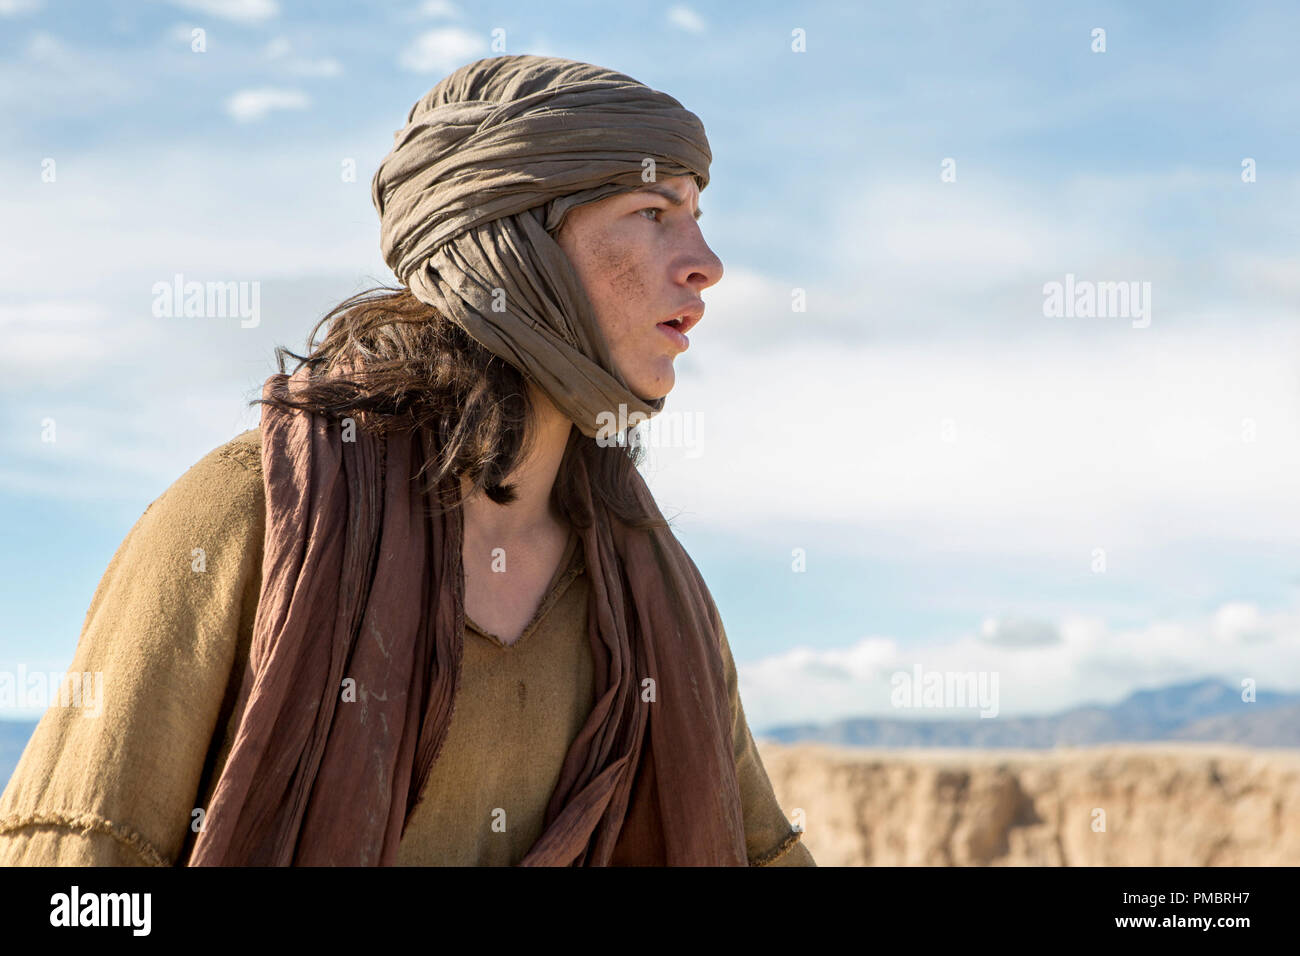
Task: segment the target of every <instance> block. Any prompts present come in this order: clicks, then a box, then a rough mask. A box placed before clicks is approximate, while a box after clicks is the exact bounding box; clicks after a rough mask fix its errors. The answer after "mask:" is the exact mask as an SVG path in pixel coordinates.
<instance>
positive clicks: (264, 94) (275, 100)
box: [225, 87, 311, 123]
mask: <svg viewBox="0 0 1300 956" xmlns="http://www.w3.org/2000/svg"><path fill="white" fill-rule="evenodd" d="M310 105H311V98H310V97H308V96H307V94H306V93H303V92H302V91H301V90H284V89H276V88H274V87H262V88H260V89H255V90H240V91H239V92H237V93H235V94H234V95H233V96H231V97H230V98H229V99H227V100H226V103H225V110H226V113H228V114H229V115H230V116H231V117H233V118H234V119H236V120H238V121H239V122H241V123H252V122H256V121H257V120H260V119H265V118H266V116H268V115H269V114H270V113H273V112H275V111H276V110H305V109H306V108H307V107H308V106H310Z"/></svg>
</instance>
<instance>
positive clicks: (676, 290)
mask: <svg viewBox="0 0 1300 956" xmlns="http://www.w3.org/2000/svg"><path fill="white" fill-rule="evenodd" d="M666 194H671V195H673V196H675V197H676V198H678V199H680V200H681V203H680V205H678V204H674V202H673V201H672V199H670V198H668V195H666ZM699 201H700V191H699V189H698V188H697V187H696V185H695V179H694V178H693V177H691V176H676V177H673V178H672V179H661V180H659V181H658V182H656V183H647V184H646V185H645V186H642V187H640V188H639V189H637V190H635V191H633V192H626V193H619V194H618V195H615V196H609V197H607V198H605V199H601V200H599V201H597V202H593V203H587V204H586V205H584V206H578V207H576V208H574V209H571V210H570V211H569V213H568V215H567V216H565V219H564V225H563V226H562V227H561V228H560V230H559V232H557V233H556V236H555V239H556V242H558V243H559V245H560V248H562V249H563V250H564V251H565V253H566V254H567V255H568V257H569V260H570V261H571V262H572V263H573V267H574V269H575V270H576V271H577V273H578V277H579V278H580V279H581V280H582V284H583V288H584V289H586V292H587V296H588V298H590V299H591V303H592V305H593V306H594V307H595V310H596V321H597V322H598V324H599V325H600V329H601V331H602V332H603V333H604V335H605V340H606V341H607V342H608V343H609V348H610V352H611V353H612V355H613V358H614V364H615V367H616V368H617V369H618V371H619V373H620V374H621V375H622V376H623V378H624V380H625V381H626V382H627V384H628V385H629V387H631V389H632V391H633V392H634V393H636V394H637V395H638V396H640V397H641V398H643V399H645V400H647V401H654V400H655V399H658V398H663V397H664V396H665V395H667V394H668V393H669V392H670V391H672V387H673V381H674V379H675V374H674V370H673V359H675V358H676V357H677V356H678V355H680V354H681V353H682V352H684V351H686V348H687V347H688V345H689V342H688V341H684V340H683V338H682V337H681V335H680V334H679V333H676V332H672V331H670V330H669V329H667V328H664V327H661V326H660V323H664V322H667V321H669V320H671V319H673V318H675V317H678V316H681V315H683V314H684V313H685V314H688V317H687V318H686V319H685V320H684V327H685V328H689V326H691V325H693V324H695V322H698V321H699V317H700V315H701V314H702V311H703V308H704V303H703V301H702V300H701V299H700V293H701V292H703V291H704V290H705V289H707V288H708V287H709V286H711V285H713V284H714V283H716V282H717V281H718V280H719V279H721V278H722V261H721V260H720V259H719V258H718V257H717V256H716V255H714V254H713V250H712V249H710V248H709V247H708V245H707V244H706V243H705V241H704V236H703V234H702V233H701V232H700V227H699V223H698V222H697V221H696V219H697V218H698V216H697V213H698V212H699Z"/></svg>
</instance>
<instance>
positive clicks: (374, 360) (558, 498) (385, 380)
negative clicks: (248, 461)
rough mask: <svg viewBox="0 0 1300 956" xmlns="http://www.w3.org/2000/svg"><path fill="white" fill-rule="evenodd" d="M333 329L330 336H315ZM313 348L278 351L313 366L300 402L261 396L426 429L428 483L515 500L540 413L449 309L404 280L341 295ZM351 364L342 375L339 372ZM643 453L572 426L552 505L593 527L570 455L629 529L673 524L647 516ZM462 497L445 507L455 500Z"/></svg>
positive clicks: (509, 371) (394, 427)
mask: <svg viewBox="0 0 1300 956" xmlns="http://www.w3.org/2000/svg"><path fill="white" fill-rule="evenodd" d="M326 325H328V326H329V329H328V331H327V333H326V335H325V337H324V339H323V340H322V341H320V342H319V343H317V342H316V341H315V340H316V336H317V334H318V333H319V332H320V330H321V328H322V327H323V326H326ZM306 351H307V354H306V355H299V354H298V353H296V352H294V351H292V350H290V349H287V348H284V347H283V346H277V347H276V350H275V355H276V361H277V364H278V366H279V369H280V372H281V373H286V372H288V371H289V370H288V369H287V368H286V366H285V359H286V358H292V359H295V360H297V363H298V364H297V365H296V366H295V368H294V371H297V370H298V369H300V368H302V367H303V366H304V365H306V366H307V367H308V368H309V370H310V371H309V373H308V374H309V376H310V378H309V380H308V381H307V382H306V383H305V384H304V386H303V388H302V389H301V391H298V390H295V398H294V399H292V400H289V399H284V398H280V397H275V398H271V399H262V398H259V399H255V400H253V401H251V402H249V404H250V405H257V404H268V405H274V406H276V407H278V408H282V409H286V410H288V409H301V410H304V411H310V412H315V413H317V414H320V415H323V416H325V417H326V418H328V419H331V420H341V419H343V418H349V417H350V418H352V419H353V420H354V422H355V423H356V427H358V428H365V429H368V430H370V431H371V432H373V433H374V434H375V435H377V436H383V435H387V434H390V433H392V432H394V431H405V430H407V429H429V430H430V432H431V433H432V435H433V438H434V441H433V442H432V447H433V449H434V450H435V451H434V455H433V456H432V457H431V459H430V460H429V461H427V462H426V463H425V469H422V472H423V470H428V471H430V472H431V478H430V480H429V482H428V484H427V486H426V487H427V488H429V489H433V488H436V487H438V486H439V485H440V484H441V483H442V482H443V479H444V478H446V477H448V476H453V477H455V478H457V479H459V478H462V477H464V478H466V479H468V480H469V482H471V483H472V489H471V491H470V493H471V494H473V493H474V492H475V491H478V490H482V491H483V493H484V494H485V495H487V497H488V498H489V499H490V500H491V501H494V502H496V503H497V504H502V505H505V504H510V503H511V502H513V501H515V500H516V498H517V497H518V494H517V492H516V491H515V488H514V486H513V485H510V484H507V483H505V478H506V476H507V475H509V474H510V472H511V471H512V470H514V468H515V466H516V465H517V464H518V463H519V462H520V461H521V460H522V459H523V457H524V455H525V454H526V452H527V450H528V442H529V440H530V438H531V435H532V431H531V429H532V422H533V408H532V402H531V401H530V399H529V391H528V387H527V382H526V380H525V379H524V376H523V375H522V374H521V373H520V372H519V370H518V369H516V368H515V367H514V366H513V365H511V364H510V363H509V362H506V361H505V360H503V359H501V358H499V357H498V356H496V355H494V354H493V353H492V352H489V351H488V350H487V349H486V348H484V347H483V346H482V345H480V344H479V343H478V342H477V341H475V340H474V339H473V338H471V337H470V336H469V335H468V334H467V333H466V332H465V330H464V329H462V328H461V327H460V326H458V325H457V324H456V323H455V322H452V321H451V320H450V319H448V318H447V317H446V316H444V315H443V314H442V312H441V311H439V310H438V309H436V308H434V307H433V306H431V305H428V304H427V303H425V302H421V301H420V300H419V299H417V298H416V297H415V296H414V295H412V294H411V291H410V290H409V289H407V288H405V287H402V286H398V287H395V288H394V287H390V286H378V287H375V288H371V289H367V290H366V291H364V292H359V293H357V294H356V295H354V296H351V297H349V298H348V299H345V300H344V301H343V302H341V303H339V304H338V305H337V306H335V307H334V308H333V309H331V310H330V311H329V312H328V313H326V315H325V316H324V317H322V318H321V319H320V321H318V322H317V323H316V325H315V326H314V327H313V328H312V330H311V332H310V333H309V334H308V336H307V348H306ZM341 369H342V370H343V371H340V370H341ZM643 454H644V449H642V448H640V447H638V446H637V445H636V444H635V443H631V442H628V443H625V444H620V445H615V444H610V445H606V446H601V445H600V444H598V443H597V442H596V441H595V440H594V439H592V438H588V437H587V436H585V435H583V434H582V432H580V431H579V430H578V429H577V428H576V427H575V428H572V429H570V432H569V443H568V445H567V446H566V447H565V451H564V459H563V461H562V462H561V464H560V471H559V474H558V475H557V476H556V481H555V485H554V487H553V488H552V490H551V503H552V505H553V507H554V508H555V509H556V510H557V511H558V513H559V514H560V515H561V516H563V517H564V518H566V519H567V520H568V521H570V522H572V523H573V524H574V525H575V526H577V527H581V528H585V527H588V526H589V525H590V524H591V521H592V515H590V514H589V513H587V511H586V509H585V508H584V507H583V505H582V499H581V495H580V494H579V493H578V484H577V479H576V468H575V467H574V462H575V459H576V457H577V456H581V457H582V460H583V462H584V464H585V465H586V467H587V473H588V475H590V477H591V490H592V498H593V500H594V501H596V502H604V504H605V506H606V507H608V508H609V509H610V511H611V512H612V513H613V514H614V515H615V516H616V517H617V518H618V519H619V520H621V521H622V522H623V523H624V524H625V525H627V526H628V527H630V528H637V529H647V528H654V527H668V524H667V522H666V521H664V520H663V519H662V518H661V517H659V516H657V515H653V514H649V513H647V512H646V510H645V508H644V507H643V506H642V505H641V504H640V502H639V501H638V500H637V499H636V497H635V496H634V495H633V493H632V488H631V479H632V478H633V477H634V475H633V474H632V473H633V471H634V470H635V468H636V466H637V465H639V464H640V463H641V460H642V457H643ZM455 484H456V485H457V491H456V496H455V498H454V499H453V500H450V501H448V502H446V507H456V506H458V505H459V504H460V503H461V501H462V499H461V498H460V497H459V495H460V489H459V485H460V482H459V480H458V481H456V482H455Z"/></svg>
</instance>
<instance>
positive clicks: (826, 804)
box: [759, 740, 1300, 866]
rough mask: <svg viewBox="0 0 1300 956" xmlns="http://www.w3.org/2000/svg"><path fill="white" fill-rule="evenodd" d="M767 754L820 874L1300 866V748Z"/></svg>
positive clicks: (788, 748)
mask: <svg viewBox="0 0 1300 956" xmlns="http://www.w3.org/2000/svg"><path fill="white" fill-rule="evenodd" d="M759 750H760V752H761V754H762V757H763V762H764V764H765V765H766V767H767V771H768V775H769V776H770V777H771V779H772V785H773V787H774V788H775V790H776V794H777V797H778V799H779V800H780V801H781V805H782V806H783V807H784V808H785V810H786V813H787V815H790V816H791V817H792V818H793V817H794V815H795V809H796V808H802V810H803V814H804V827H805V830H804V839H805V841H806V842H807V845H808V848H809V849H810V850H811V851H812V854H813V856H814V857H815V858H816V860H817V863H818V865H820V866H900V865H910V866H915V865H920V866H979V865H992V866H1025V865H1029V866H1260V865H1274V866H1297V865H1300V751H1295V750H1262V749H1261V750H1256V749H1250V748H1245V747H1234V746H1230V745H1222V744H1169V743H1160V744H1125V745H1122V746H1101V747H1087V748H1062V749H1057V750H1047V751H1030V750H929V749H910V750H882V749H871V750H867V749H857V748H841V747H831V746H827V745H824V744H797V745H785V744H777V743H774V742H770V741H766V740H760V741H759ZM1098 811H1102V812H1104V817H1103V816H1102V814H1100V813H1098ZM796 822H798V821H797V820H796ZM1102 822H1104V827H1105V829H1104V830H1102V829H1100V826H1101V824H1102Z"/></svg>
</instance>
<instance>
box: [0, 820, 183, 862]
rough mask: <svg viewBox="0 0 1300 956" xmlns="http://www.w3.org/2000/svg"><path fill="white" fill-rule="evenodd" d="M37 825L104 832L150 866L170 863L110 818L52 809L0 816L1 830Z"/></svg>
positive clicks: (84, 831) (130, 831) (132, 831)
mask: <svg viewBox="0 0 1300 956" xmlns="http://www.w3.org/2000/svg"><path fill="white" fill-rule="evenodd" d="M37 826H56V827H66V828H67V829H69V830H76V831H77V832H78V833H82V834H85V833H91V832H94V833H105V834H107V835H108V836H111V837H112V838H113V839H114V840H116V841H117V842H118V843H121V844H122V845H123V846H126V847H129V848H130V849H132V850H134V851H135V852H136V853H138V854H140V857H141V858H142V859H143V860H144V861H145V862H146V863H148V864H149V865H150V866H171V864H170V863H169V862H168V861H167V859H166V858H165V857H164V856H163V855H162V854H161V853H159V852H158V851H157V850H156V849H155V848H154V846H153V844H152V843H150V842H149V841H148V840H146V839H145V838H144V837H142V836H141V835H140V834H139V833H138V832H137V831H135V830H132V829H129V828H128V827H124V826H122V825H120V824H117V823H113V822H112V821H111V820H105V819H104V818H103V817H101V816H97V815H95V814H93V813H69V812H66V811H62V810H60V811H55V812H53V813H25V814H16V815H14V816H11V817H5V818H4V819H3V820H0V833H9V832H12V831H16V830H21V829H23V828H24V827H37Z"/></svg>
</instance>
